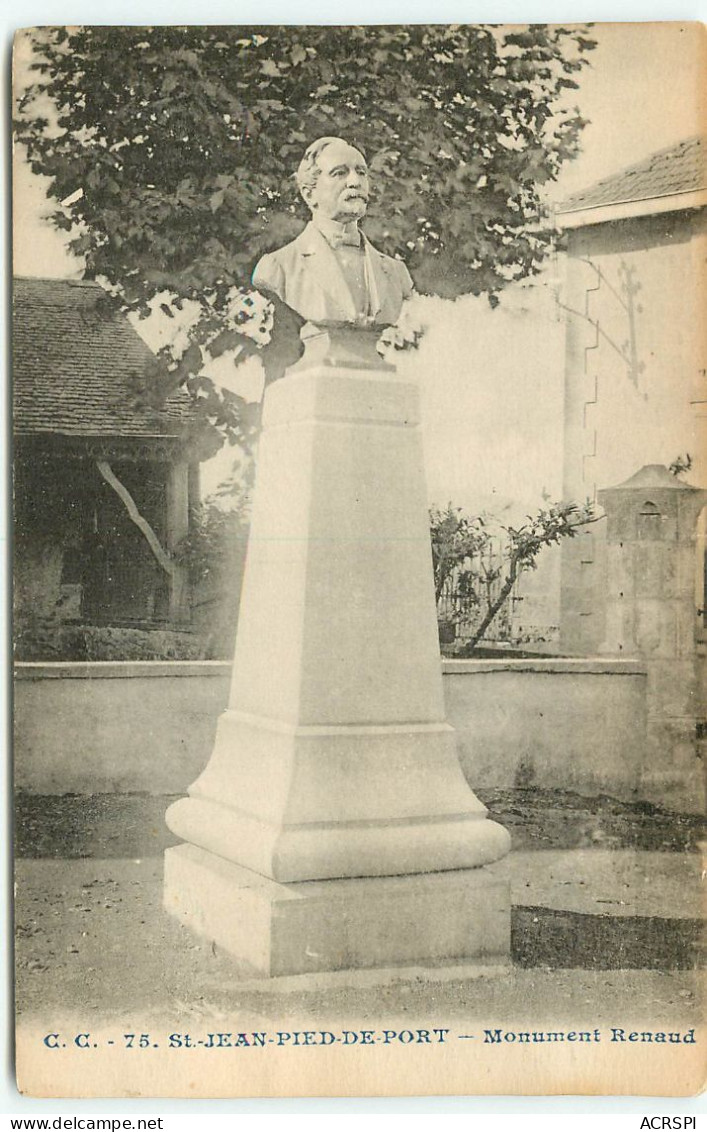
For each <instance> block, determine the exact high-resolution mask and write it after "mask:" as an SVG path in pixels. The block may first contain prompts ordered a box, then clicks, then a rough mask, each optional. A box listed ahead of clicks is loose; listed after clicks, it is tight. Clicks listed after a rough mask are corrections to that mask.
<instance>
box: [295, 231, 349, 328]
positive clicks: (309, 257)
mask: <svg viewBox="0 0 707 1132" xmlns="http://www.w3.org/2000/svg"><path fill="white" fill-rule="evenodd" d="M298 250H299V254H300V256H302V258H303V259H304V260H306V261H307V274H308V276H310V278H312V277H313V278H315V279H316V282H317V284H318V286H319V288H320V289H321V291H322V292H323V294H324V296H325V298H326V300H327V308H328V307H331V312H329V310H327V317H330V318H332V319H350V320H355V318H356V304H355V302H354V298H353V295H352V294H351V291H350V290H349V286H348V284H347V282H346V280H345V279H344V276H343V274H342V271H341V268H340V267H339V263H338V260H337V258H336V256H335V255H334V253H333V251H332V250H331V248H330V247H329V244H328V243H327V241H326V239H325V237H324V236H323V235H322V233H321V232H320V231H319V230H318V228H316V227H315V225H314V224H312V223H311V221H310V223H309V224H308V225H307V227H306V228H305V229H304V231H303V233H302V235H301V236H300V237H299V249H298ZM334 308H337V309H334Z"/></svg>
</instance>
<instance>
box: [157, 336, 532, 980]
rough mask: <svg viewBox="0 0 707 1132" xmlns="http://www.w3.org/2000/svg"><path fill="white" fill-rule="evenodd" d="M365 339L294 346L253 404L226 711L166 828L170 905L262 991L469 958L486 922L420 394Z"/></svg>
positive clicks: (475, 808)
mask: <svg viewBox="0 0 707 1132" xmlns="http://www.w3.org/2000/svg"><path fill="white" fill-rule="evenodd" d="M373 341H374V337H373V335H370V336H366V335H365V333H364V332H362V331H356V332H352V331H351V330H348V331H345V332H338V333H333V332H330V333H328V334H326V335H321V336H319V337H314V338H310V339H309V340H308V341H307V348H306V351H305V355H304V358H303V359H302V361H301V362H300V363H298V365H297V366H295V367H293V368H292V369H291V370H290V371H288V373H287V375H286V376H285V377H284V378H283V379H282V380H281V381H279V382H277V383H275V384H274V385H273V386H271V387H270V389H269V390H268V392H267V395H266V403H265V409H264V428H263V435H262V438H261V441H260V447H259V452H258V479H257V487H256V493H255V499H254V505H253V520H252V525H251V533H250V541H249V545H248V556H247V562H246V571H245V577H244V583H243V591H242V598H241V612H240V618H239V626H238V640H237V645H236V654H235V660H234V669H233V684H232V691H231V698H230V703H229V707H228V710H227V711H226V712H225V713H224V715H223V716H222V717H221V719H220V721H219V725H218V731H217V736H216V742H215V747H214V752H213V755H212V758H211V760H210V762H209V764H208V766H207V767H206V769H205V770H204V772H203V774H202V775H201V776H200V777H199V778H198V779H197V781H196V782H195V783H194V784H193V786H192V787H191V788H190V790H189V797H187V798H184V799H182V800H180V801H179V802H177V803H175V805H173V806H172V807H171V808H170V810H169V811H168V814H167V823H168V825H169V827H170V829H171V830H172V831H173V832H174V833H175V834H177V835H178V836H179V837H180V838H182V839H183V840H184V841H186V842H187V843H188V845H186V846H181V847H179V848H177V849H176V850H170V851H169V853H168V856H167V862H168V865H167V873H166V895H165V901H166V905H167V907H168V908H169V909H170V910H171V911H173V912H174V913H175V914H177V915H179V916H181V917H182V918H184V920H185V922H189V923H192V924H193V925H194V926H195V927H196V928H197V930H199V931H201V932H203V933H205V934H207V935H208V936H210V938H213V939H216V938H217V935H218V939H219V942H221V943H222V945H223V946H224V947H226V948H227V949H228V950H230V951H232V953H233V954H236V955H239V956H241V957H243V958H249V959H250V960H251V961H253V962H255V963H256V966H258V967H259V968H260V969H261V970H263V971H265V972H267V973H275V972H277V973H286V971H289V972H290V973H294V972H295V971H301V970H313V969H320V970H331V969H337V968H341V967H346V966H352V967H353V966H364V967H366V966H375V965H379V964H380V963H384V964H389V963H393V962H404V961H406V960H407V959H408V958H409V957H410V955H411V952H410V946H411V947H412V950H413V951H414V952H415V955H414V959H415V961H416V962H418V961H425V960H430V961H435V962H436V961H438V960H439V959H440V958H449V959H454V960H455V961H459V960H460V959H462V958H466V959H468V958H472V957H474V956H476V955H481V954H486V951H485V950H484V949H485V947H486V943H484V942H483V941H482V938H481V937H483V935H484V929H483V928H482V926H481V925H483V924H484V922H485V921H486V919H487V913H488V915H491V913H490V911H489V909H490V908H491V906H493V908H494V909H498V907H500V905H499V900H500V899H501V898H500V895H499V891H498V887H497V885H496V884H495V882H493V883H491V882H490V888H489V891H488V893H487V894H486V895H484V894H483V892H484V879H485V878H484V874H483V871H480V870H479V866H483V865H485V864H487V863H489V862H491V861H494V860H497V859H498V858H500V857H502V856H503V855H504V854H505V853H506V852H507V851H508V848H509V845H510V839H509V837H508V834H507V832H506V831H505V830H504V829H503V828H502V827H501V826H498V825H497V824H496V823H494V822H492V821H490V820H489V819H488V817H487V816H486V810H485V808H484V806H483V805H482V804H481V803H480V802H479V800H478V799H477V798H476V797H475V795H474V794H473V793H472V791H471V790H470V789H469V787H468V785H467V783H466V780H465V779H464V776H463V774H462V772H461V769H460V766H459V762H458V758H457V753H456V748H455V743H454V733H453V731H452V729H451V728H450V727H449V726H448V725H447V724H446V722H445V717H444V704H443V697H442V678H441V667H440V660H439V645H438V639H437V620H436V608H435V599H434V589H433V581H432V564H431V551H430V539H429V528H428V518H427V503H426V491H425V482H424V471H423V460H422V442H421V437H420V431H419V410H418V391H417V388H416V386H415V385H413V384H411V383H409V382H407V381H403V380H400V379H399V378H398V377H397V375H396V373H395V371H394V370H392V369H391V368H390V367H385V366H384V365H383V363H382V362H381V361H380V359H379V358H378V357H377V355H376V354H375V351H374V349H373ZM344 361H345V363H346V364H345V365H344V364H343V362H344ZM197 847H198V848H197ZM459 870H464V871H462V872H460V871H459ZM468 870H474V871H473V872H469V871H468ZM426 874H429V875H426ZM344 878H362V879H355V880H354V879H344ZM363 878H365V879H363ZM384 878H385V879H384ZM284 886H287V887H284ZM347 886H348V887H347ZM501 904H503V900H501ZM472 906H473V907H474V908H476V912H475V913H474V915H476V917H477V919H476V921H474V923H475V926H474V927H473V930H472V926H471V925H472V921H473V920H474V915H472V913H471V908H472ZM504 906H505V908H506V913H504V915H505V919H504V917H503V916H502V915H501V914H500V912H497V911H494V913H493V915H492V916H491V919H492V920H493V923H494V925H495V926H494V928H493V930H492V929H491V927H489V933H490V935H489V940H490V941H492V942H491V944H490V946H492V951H493V953H494V954H495V955H498V954H499V952H502V951H504V950H505V951H506V952H507V951H508V947H509V940H508V922H507V920H508V917H507V909H508V897H507V895H506V897H505V905H504ZM443 907H444V909H445V911H444V917H442V918H441V909H442V908H443ZM314 909H316V910H317V911H316V914H315V912H314ZM376 917H383V919H382V921H381V922H382V923H384V924H385V925H386V927H385V931H383V936H385V939H386V941H387V942H385V946H384V945H383V943H382V942H380V937H381V930H382V929H381V928H380V926H379V928H377V929H376V931H375V932H373V931H372V929H371V924H372V922H373V919H375V918H376ZM222 918H223V923H222V922H221V921H222ZM398 921H399V922H400V923H401V924H408V925H410V924H412V923H413V922H417V924H418V926H417V929H416V932H417V934H416V939H415V941H414V944H410V945H409V946H408V945H405V946H403V943H402V937H401V932H402V934H405V932H404V930H403V929H402V928H400V929H398V928H397V927H396V924H397V923H398ZM239 923H240V924H241V928H238V927H237V925H238V924H239ZM490 923H491V920H489V924H490ZM501 923H503V925H504V926H503V928H501V927H499V925H501ZM220 924H221V926H219V925H220ZM226 925H227V926H226ZM290 932H292V933H293V934H292V940H293V941H294V942H292V944H291V946H290V945H289V944H287V942H286V941H287V939H288V938H289V935H290ZM298 933H299V934H298ZM303 933H304V934H303ZM327 933H329V934H327ZM499 933H500V934H499ZM504 933H505V934H504ZM501 936H503V938H504V940H505V942H504V943H503V944H502V943H501ZM300 937H301V938H300ZM305 937H306V938H305ZM367 939H368V940H369V941H370V946H368V945H367V943H366V940H367ZM396 939H398V940H399V943H398V944H396V943H394V941H395V940H396ZM297 940H299V942H296V941H297ZM374 940H379V942H374ZM463 940H466V943H464V942H463ZM246 953H247V954H246ZM253 957H255V958H253ZM275 957H276V958H275ZM315 957H316V958H315Z"/></svg>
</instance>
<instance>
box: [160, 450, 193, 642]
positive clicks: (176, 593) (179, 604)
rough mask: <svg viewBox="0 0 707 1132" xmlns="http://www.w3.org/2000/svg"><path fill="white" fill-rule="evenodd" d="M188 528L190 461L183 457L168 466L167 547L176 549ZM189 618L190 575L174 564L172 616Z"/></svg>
mask: <svg viewBox="0 0 707 1132" xmlns="http://www.w3.org/2000/svg"><path fill="white" fill-rule="evenodd" d="M188 531H189V464H188V462H187V461H186V460H184V459H178V460H173V461H171V463H170V464H168V466H167V522H166V542H167V549H168V550H169V551H173V550H174V549H175V547H176V546H178V544H179V543H180V542H181V540H182V539H183V538H184V537H185V536H186V535H187V534H188ZM186 617H187V578H186V570H185V569H184V567H182V566H175V567H174V570H173V572H172V573H171V574H170V578H169V619H170V621H183V620H185V618H186Z"/></svg>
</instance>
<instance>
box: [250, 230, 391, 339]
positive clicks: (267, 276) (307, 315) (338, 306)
mask: <svg viewBox="0 0 707 1132" xmlns="http://www.w3.org/2000/svg"><path fill="white" fill-rule="evenodd" d="M362 236H363V234H362ZM363 247H364V254H365V257H366V261H365V262H366V277H367V281H368V307H369V320H370V321H371V322H374V323H377V324H378V325H385V326H391V325H392V324H393V323H395V322H397V320H398V316H399V315H400V308H401V307H402V304H403V300H404V299H406V298H408V296H409V295H410V294H411V293H412V289H413V284H412V279H411V278H410V273H409V272H408V269H407V267H406V266H405V264H404V263H403V262H402V260H399V259H392V258H391V256H387V255H383V253H382V252H379V251H377V250H376V248H374V247H373V245H372V244H371V243H370V242H369V241H368V240H367V239H366V237H365V236H363ZM253 285H254V286H255V287H257V288H258V290H260V291H264V292H265V293H266V294H274V295H277V297H278V298H279V299H282V301H283V302H284V303H286V304H287V306H288V307H291V308H292V310H294V311H296V312H297V313H298V314H299V315H301V316H302V318H304V319H306V320H307V321H308V322H314V323H321V322H351V323H356V322H358V321H360V316H359V314H358V312H357V309H356V303H355V300H354V297H353V295H352V293H351V290H350V289H349V286H348V283H347V282H346V279H345V278H344V274H343V272H342V270H341V267H340V265H339V261H338V260H337V257H336V255H335V253H334V252H333V251H332V249H331V247H330V246H329V243H328V242H327V240H326V238H325V237H324V236H323V235H322V233H321V232H320V231H319V229H318V228H317V227H316V226H315V225H314V224H312V223H311V222H310V223H309V224H308V225H307V227H306V228H305V229H304V231H303V232H302V233H301V234H300V235H299V236H298V237H297V238H296V239H295V240H293V241H292V242H291V243H290V244H285V246H284V247H283V248H279V249H278V250H277V251H274V252H270V254H269V255H264V256H263V258H262V259H261V260H260V261H259V263H258V264H257V265H256V268H255V271H254V272H253Z"/></svg>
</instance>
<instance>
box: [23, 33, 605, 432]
mask: <svg viewBox="0 0 707 1132" xmlns="http://www.w3.org/2000/svg"><path fill="white" fill-rule="evenodd" d="M33 40H34V49H35V60H34V64H33V68H34V70H33V74H34V80H35V81H34V82H33V84H32V85H31V86H30V87H29V88H28V89H27V90H26V91H25V92H23V94H22V97H21V99H20V103H19V109H18V112H17V123H16V129H17V138H18V140H19V141H20V142H21V143H22V145H23V146H24V147H25V148H26V152H27V155H28V157H29V160H30V162H31V166H32V169H33V170H34V172H36V173H41V174H44V175H45V176H47V177H49V178H50V183H49V193H50V196H51V198H52V199H53V200H54V201H55V202H57V207H56V208H55V211H54V213H53V216H52V219H53V222H54V224H55V225H57V226H58V227H59V228H64V229H65V230H67V231H68V232H70V233H72V236H73V238H72V241H71V247H72V249H73V251H74V252H76V253H77V254H79V255H82V256H83V257H85V262H86V272H87V274H88V275H89V276H90V277H94V278H101V279H104V280H106V281H107V282H108V284H109V285H111V286H112V288H113V289H114V291H115V293H116V294H117V296H118V298H119V300H120V302H121V303H122V304H123V306H124V307H126V308H130V309H133V310H136V311H139V312H140V313H141V314H142V315H147V314H148V312H150V311H153V312H154V300H155V297H158V300H159V303H160V306H161V309H162V313H163V314H164V316H165V317H168V318H176V319H177V320H179V319H180V317H182V315H183V311H184V310H185V309H186V308H189V307H190V304H191V309H192V315H193V317H192V321H191V329H190V341H189V345H188V347H187V348H186V349H183V350H182V351H181V352H180V353H179V355H178V356H175V351H170V349H169V348H165V350H164V351H163V356H162V358H161V359H160V361H161V365H162V376H163V377H164V378H165V381H164V382H163V384H164V386H165V388H166V387H168V386H169V385H170V384H171V385H172V386H174V385H176V384H178V383H180V382H182V383H184V382H187V383H188V382H190V381H194V379H195V377H196V375H198V374H199V373H200V371H201V368H202V366H203V364H204V361H205V359H206V357H207V355H208V356H210V357H212V358H214V357H219V356H220V355H222V354H224V353H231V354H232V355H233V357H234V360H242V359H243V358H244V357H247V356H250V355H251V354H253V353H255V352H257V351H260V352H261V354H262V356H263V360H264V362H265V364H266V369H267V370H268V371H269V372H270V375H271V376H277V375H278V374H279V373H281V372H282V369H283V366H284V365H285V364H287V362H288V361H289V360H291V359H290V356H289V354H288V350H289V349H290V347H289V346H288V345H287V341H288V336H289V337H291V330H292V326H291V324H290V325H289V326H288V325H287V319H286V318H285V317H284V316H285V315H286V312H283V311H278V312H276V313H277V315H278V317H277V318H276V321H275V325H274V327H273V325H272V320H271V315H270V312H269V311H264V310H263V307H262V305H259V304H258V303H257V301H254V300H253V299H252V297H249V296H248V288H249V279H250V274H251V271H252V268H253V266H254V264H255V262H256V260H257V259H258V258H259V256H260V255H261V254H263V253H264V252H265V251H268V250H270V249H272V248H273V247H275V246H279V245H281V244H282V243H284V242H285V241H287V240H288V239H291V238H293V237H294V236H295V235H296V234H297V232H298V231H299V230H300V229H301V227H302V225H303V223H304V221H305V219H306V214H305V209H304V206H303V204H302V202H301V201H299V200H298V198H297V194H296V191H295V186H294V183H293V180H292V173H293V170H294V169H295V168H296V165H297V163H298V160H299V158H300V156H301V154H302V152H303V150H304V149H305V147H306V146H307V144H308V143H309V142H311V141H312V140H313V139H314V138H316V137H318V136H320V135H326V134H340V135H343V136H344V137H346V138H347V139H349V140H351V141H352V142H353V143H354V144H356V145H359V146H360V147H361V148H362V149H363V150H364V152H365V153H366V155H367V158H368V161H369V165H370V168H371V173H372V182H373V186H374V190H375V196H374V199H373V200H372V202H371V209H370V213H369V218H368V220H367V222H366V228H367V231H368V234H369V235H370V236H371V238H372V240H373V241H374V243H376V244H377V245H378V246H379V247H381V249H382V250H384V251H386V252H388V253H389V254H391V255H398V256H402V257H403V258H405V260H406V261H407V263H408V265H409V267H410V268H411V271H412V274H413V277H414V278H415V280H416V283H417V285H418V288H419V289H421V290H423V291H424V290H431V291H434V292H436V293H438V294H442V295H444V296H447V297H455V296H456V295H458V294H461V293H465V292H473V293H474V294H482V293H487V294H488V295H489V296H490V297H491V298H492V299H494V298H495V296H496V294H497V292H498V291H499V290H500V289H501V288H502V287H503V286H504V284H505V283H506V282H507V281H508V280H509V279H512V278H522V277H526V276H528V275H531V274H532V273H533V272H535V271H537V270H538V269H539V266H540V264H541V262H542V259H543V255H544V252H545V250H546V248H547V245H548V240H549V234H548V232H547V231H544V230H543V229H542V225H541V224H540V220H541V216H542V205H541V193H542V187H543V186H544V185H546V183H547V182H549V181H551V180H553V179H554V178H555V177H556V176H557V174H558V171H559V170H560V167H561V166H562V164H563V162H564V161H566V160H567V159H568V158H570V157H571V156H573V154H574V153H575V152H576V149H577V145H578V138H579V134H580V131H581V128H582V126H583V124H584V123H583V120H582V118H581V116H580V115H579V112H578V111H577V110H576V109H562V108H561V106H560V103H561V102H562V100H563V95H564V92H565V90H566V89H567V88H569V89H572V88H575V87H576V86H577V82H576V78H577V75H578V73H579V72H580V70H581V69H582V67H583V66H584V65H585V63H586V62H587V58H586V55H587V52H588V51H590V50H591V49H592V48H593V46H594V42H593V41H592V40H591V38H589V36H588V33H587V31H586V28H585V27H583V26H581V25H578V26H575V27H571V28H564V27H550V26H545V25H533V26H529V27H516V28H512V29H507V30H504V29H501V28H493V27H485V26H472V25H464V26H454V25H445V26H417V25H412V26H391V27H386V26H366V27H304V26H303V27H287V28H286V27H277V26H268V27H262V28H247V29H246V28H241V27H218V26H215V27H202V28H199V27H156V28H144V27H121V28H116V27H100V26H94V27H80V28H75V29H66V28H49V29H46V28H45V29H38V30H37V31H36V32H34V33H33ZM151 303H152V306H151V305H150V304H151ZM194 312H195V313H194ZM283 343H284V345H283ZM195 392H197V393H198V394H199V395H200V396H201V397H202V399H204V400H205V401H207V402H208V403H207V404H206V409H207V410H209V411H211V413H212V416H214V417H218V418H219V419H218V421H217V423H218V424H219V426H220V427H222V428H224V429H227V428H228V426H229V423H231V424H232V423H233V421H234V420H235V419H236V418H237V415H238V414H237V408H238V405H237V403H236V402H234V401H233V400H230V401H229V399H228V398H225V399H224V398H223V397H222V398H221V399H220V401H219V400H218V398H217V400H216V401H214V400H213V396H214V395H213V391H211V390H210V388H209V386H208V384H205V383H203V382H202V383H201V384H199V385H197V386H195ZM240 439H243V438H242V437H241V438H240ZM246 439H247V438H246Z"/></svg>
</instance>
